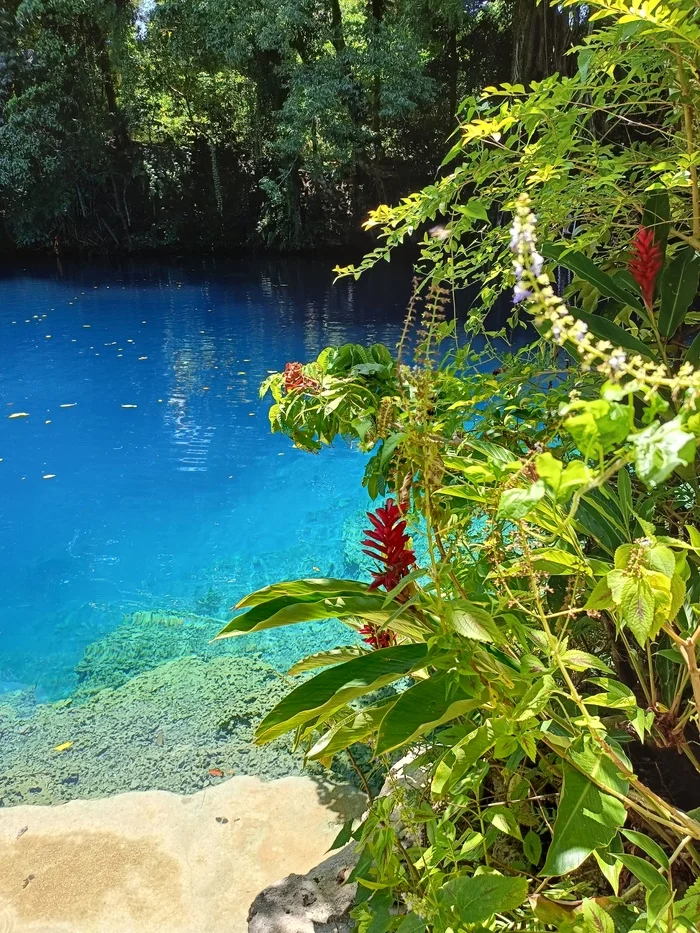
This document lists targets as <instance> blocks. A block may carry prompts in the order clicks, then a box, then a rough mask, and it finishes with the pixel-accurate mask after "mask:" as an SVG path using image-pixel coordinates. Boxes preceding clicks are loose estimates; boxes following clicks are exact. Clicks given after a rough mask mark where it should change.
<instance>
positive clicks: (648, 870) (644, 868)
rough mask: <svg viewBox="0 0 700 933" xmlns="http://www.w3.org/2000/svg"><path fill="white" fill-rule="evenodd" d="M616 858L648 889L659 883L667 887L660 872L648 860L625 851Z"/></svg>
mask: <svg viewBox="0 0 700 933" xmlns="http://www.w3.org/2000/svg"><path fill="white" fill-rule="evenodd" d="M618 859H619V860H620V861H621V862H622V864H623V865H624V866H625V868H627V869H629V871H631V872H632V874H633V875H634V876H635V878H637V879H638V880H639V881H641V882H642V884H643V885H644V887H645V888H648V889H649V890H650V891H652V890H653V889H654V888H656V887H658V886H659V885H663V886H664V887H665V888H666V889H668V882H667V881H666V879H665V878H664V876H663V875H662V874H661V872H659V871H658V870H657V869H656V868H654V866H653V865H652V864H651V863H650V862H647V861H645V860H644V859H643V858H639V857H638V856H636V855H628V854H627V853H626V852H623V853H622V854H620V855H618Z"/></svg>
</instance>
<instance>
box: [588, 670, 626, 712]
mask: <svg viewBox="0 0 700 933" xmlns="http://www.w3.org/2000/svg"><path fill="white" fill-rule="evenodd" d="M590 683H592V684H595V685H596V686H597V687H602V690H601V692H599V693H595V694H593V695H592V696H584V698H583V699H584V702H585V703H587V704H588V703H590V704H591V705H595V706H605V707H607V708H608V709H634V708H635V707H636V705H637V699H636V697H635V695H634V693H632V691H631V690H630V688H629V687H628V686H627V685H626V684H621V683H620V682H619V681H617V680H613V679H612V678H610V677H591V678H590Z"/></svg>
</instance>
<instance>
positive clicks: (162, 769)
mask: <svg viewBox="0 0 700 933" xmlns="http://www.w3.org/2000/svg"><path fill="white" fill-rule="evenodd" d="M288 690H289V685H288V681H287V680H286V678H284V677H282V676H281V675H280V674H279V673H278V672H277V671H276V670H275V669H274V668H272V667H270V666H269V665H268V664H265V663H263V662H261V661H259V660H257V659H255V658H236V657H219V658H210V659H208V660H204V659H201V658H195V657H190V658H181V659H179V660H176V661H172V662H169V663H166V664H161V665H160V666H158V667H155V668H154V669H153V670H150V671H146V672H145V673H141V674H138V675H137V676H136V677H133V678H131V679H130V680H128V681H127V682H125V683H124V684H122V685H121V686H118V687H117V688H116V689H112V688H105V689H102V690H100V691H99V692H97V693H95V694H94V695H91V696H86V697H83V699H82V700H81V701H76V700H61V701H59V702H57V703H51V704H39V705H37V706H35V707H34V709H33V711H32V712H31V713H30V714H27V711H26V709H22V707H21V706H19V705H17V704H10V703H6V704H4V705H2V706H0V802H1V804H2V805H3V806H11V805H14V804H21V803H35V804H53V803H60V802H63V801H68V800H73V799H76V798H85V797H104V796H108V795H110V794H116V793H120V792H122V791H128V790H146V789H148V790H151V789H162V790H170V791H174V792H177V793H185V794H189V793H193V792H195V791H197V790H201V789H202V788H203V787H206V786H208V785H211V784H216V783H218V782H219V781H221V780H224V779H225V778H226V777H228V776H230V775H233V774H255V775H259V776H261V777H263V778H265V779H273V778H277V777H282V776H284V775H288V774H298V773H301V771H302V759H301V756H300V755H299V754H298V753H295V752H294V751H293V750H292V745H291V739H289V738H283V739H281V740H279V741H277V742H274V743H272V744H270V745H268V746H262V747H258V746H255V745H254V744H253V732H254V729H255V726H256V723H257V722H259V720H260V719H261V718H262V717H263V716H264V715H265V714H266V713H267V712H268V711H269V709H270V708H271V707H272V706H273V705H274V703H276V702H277V701H278V700H279V699H281V697H282V696H284V695H285V694H286V693H287V692H288ZM66 743H71V745H70V747H68V748H66V749H65V750H64V751H56V747H57V746H59V747H60V746H64V745H66ZM212 770H214V771H215V774H211V773H210V772H211V771H212ZM218 772H222V773H223V776H218Z"/></svg>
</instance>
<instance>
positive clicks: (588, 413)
mask: <svg viewBox="0 0 700 933" xmlns="http://www.w3.org/2000/svg"><path fill="white" fill-rule="evenodd" d="M576 410H577V413H576V414H572V415H571V416H570V417H568V418H567V419H566V420H565V421H564V427H565V428H566V430H567V431H568V432H569V434H570V435H571V436H572V437H573V439H574V441H575V442H576V446H577V447H578V449H579V450H580V451H581V453H583V454H584V456H586V457H598V456H599V454H600V453H604V454H605V453H608V452H609V451H610V450H612V449H613V448H615V447H617V446H618V445H619V444H622V443H623V442H624V441H625V440H626V439H627V437H628V435H629V433H630V431H631V430H632V427H633V416H634V411H633V409H632V408H631V407H630V406H629V405H620V404H618V403H617V402H608V401H606V400H605V399H602V398H599V399H593V400H592V401H590V402H579V403H577V406H576Z"/></svg>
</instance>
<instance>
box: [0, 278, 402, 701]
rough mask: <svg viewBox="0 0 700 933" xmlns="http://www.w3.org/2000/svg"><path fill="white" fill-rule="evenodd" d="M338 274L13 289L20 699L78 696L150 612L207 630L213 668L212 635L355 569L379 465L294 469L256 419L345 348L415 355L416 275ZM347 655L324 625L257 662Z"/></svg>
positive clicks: (8, 474)
mask: <svg viewBox="0 0 700 933" xmlns="http://www.w3.org/2000/svg"><path fill="white" fill-rule="evenodd" d="M330 266H331V263H330V262H323V261H319V262H311V261H303V260H298V261H278V262H275V261H270V262H260V263H256V262H248V261H241V262H236V263H229V264H225V263H224V264H221V263H217V264H214V263H194V264H193V263H189V264H178V263H159V264H143V263H124V264H117V265H105V264H101V265H100V264H86V265H64V266H63V267H58V266H56V265H47V266H42V267H32V266H27V267H26V268H22V267H19V268H14V269H4V270H0V406H1V409H0V567H1V568H2V571H1V575H0V579H1V582H0V605H2V614H1V615H0V690H2V691H14V690H16V689H17V688H18V687H20V686H22V685H24V686H30V687H33V688H35V695H36V696H37V697H38V698H39V699H40V700H55V699H57V698H60V697H64V696H67V695H70V694H71V692H72V691H73V690H74V689H75V687H76V684H77V682H78V675H77V674H76V665H79V664H80V662H81V658H82V657H83V653H84V651H85V649H86V648H87V647H88V646H90V645H91V644H94V643H96V642H98V641H99V639H100V638H102V637H103V636H105V635H106V634H108V633H110V632H114V631H115V630H116V629H117V628H118V627H119V626H120V625H121V624H123V621H124V619H125V618H126V619H127V620H128V619H130V618H131V619H133V618H134V614H138V613H143V612H152V611H154V610H156V611H159V612H162V613H163V614H164V615H166V616H167V615H168V614H173V615H178V614H180V615H181V616H183V617H186V614H187V613H190V614H192V615H193V616H198V617H199V618H200V623H199V624H198V625H196V627H195V628H194V629H191V630H190V629H188V626H190V627H191V626H192V625H194V624H195V623H193V622H192V621H187V618H185V622H184V623H183V625H184V631H185V634H186V635H187V638H186V639H185V641H186V643H187V652H189V653H195V654H196V653H198V651H199V650H200V649H201V651H202V652H203V651H204V650H205V646H206V644H207V642H208V640H209V638H210V637H211V636H213V635H214V634H215V631H216V624H215V621H214V622H211V623H207V622H206V621H201V620H207V619H212V620H217V619H224V620H225V619H226V618H227V615H228V607H230V606H232V605H233V604H234V603H235V601H236V600H237V599H238V598H240V596H242V595H243V594H244V593H246V592H248V591H249V590H250V589H252V588H256V587H258V586H262V585H265V584H266V583H269V582H272V581H275V580H279V579H284V578H294V577H297V576H302V575H304V576H309V575H311V576H314V575H339V574H343V573H346V572H348V570H352V569H353V568H352V567H350V568H349V567H348V559H347V553H348V546H347V542H348V539H349V538H352V537H353V536H354V535H355V534H356V533H359V530H360V529H361V527H362V520H361V510H362V509H363V508H365V507H366V506H367V505H368V503H367V500H366V496H365V494H364V492H363V491H362V490H361V487H360V480H361V475H362V469H363V461H362V457H361V456H360V455H359V454H358V453H356V452H354V451H351V450H349V449H347V448H346V447H344V446H343V445H340V446H338V447H337V448H335V449H333V450H332V451H330V452H325V453H324V454H322V455H321V456H319V457H314V456H311V455H308V454H304V453H301V452H299V451H296V450H295V449H294V448H293V447H292V446H291V444H290V442H289V441H288V440H287V439H285V438H283V437H281V436H280V435H274V436H273V435H271V434H270V431H269V425H268V420H267V408H268V404H267V402H265V401H261V400H260V399H259V397H258V386H259V384H260V382H261V381H262V380H263V379H264V378H265V376H266V374H267V372H268V371H270V370H279V369H280V368H282V367H283V366H284V364H285V363H286V362H287V361H289V360H309V359H311V358H313V357H314V356H315V355H316V354H317V353H318V352H319V351H320V350H321V349H322V348H323V347H324V346H326V345H328V344H341V343H343V342H345V341H348V340H355V341H362V342H372V341H383V342H385V343H387V344H389V345H393V344H394V343H395V342H396V340H397V337H398V333H399V329H400V324H401V320H402V316H403V308H404V304H405V299H406V296H407V286H408V281H409V279H408V276H407V275H406V274H405V272H404V270H398V271H397V272H396V274H393V273H392V274H389V273H387V272H386V271H385V270H384V271H382V273H381V274H374V273H373V275H372V276H370V277H368V278H367V279H366V280H364V281H361V282H360V283H354V282H342V283H340V284H337V285H333V284H332V274H331V272H330ZM390 272H391V270H390ZM12 415H17V416H18V417H11V416H12ZM353 523H354V524H353ZM353 529H354V530H353ZM344 536H345V537H344ZM137 618H140V617H138V615H137ZM167 635H168V637H169V638H172V632H168V633H167ZM343 638H344V636H343V633H342V630H341V627H340V626H339V624H338V623H328V624H325V623H322V624H318V623H317V624H314V625H312V626H305V627H303V628H302V627H299V628H297V629H294V630H292V629H284V630H279V631H277V632H274V633H271V634H269V635H265V636H262V637H259V638H256V639H255V644H254V648H255V650H256V651H257V650H259V651H261V652H262V658H263V660H265V661H268V662H270V663H271V664H272V665H273V666H275V667H276V668H277V669H279V670H284V669H286V666H288V664H289V663H291V662H292V661H293V660H295V659H296V658H298V657H299V656H301V655H303V654H305V653H307V652H308V651H310V650H314V649H316V648H318V647H323V646H324V645H326V644H336V643H338V641H339V640H341V641H342V640H343ZM241 641H242V642H243V644H242V645H241V646H240V647H239V648H237V649H236V650H240V651H249V650H251V644H250V642H251V638H249V637H247V638H246V639H243V640H241ZM108 644H111V643H108ZM115 650H116V649H115ZM107 655H108V652H107ZM108 662H109V657H108V656H107V658H106V662H105V663H108ZM114 663H115V665H116V664H118V663H119V659H116V658H115V660H114Z"/></svg>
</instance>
